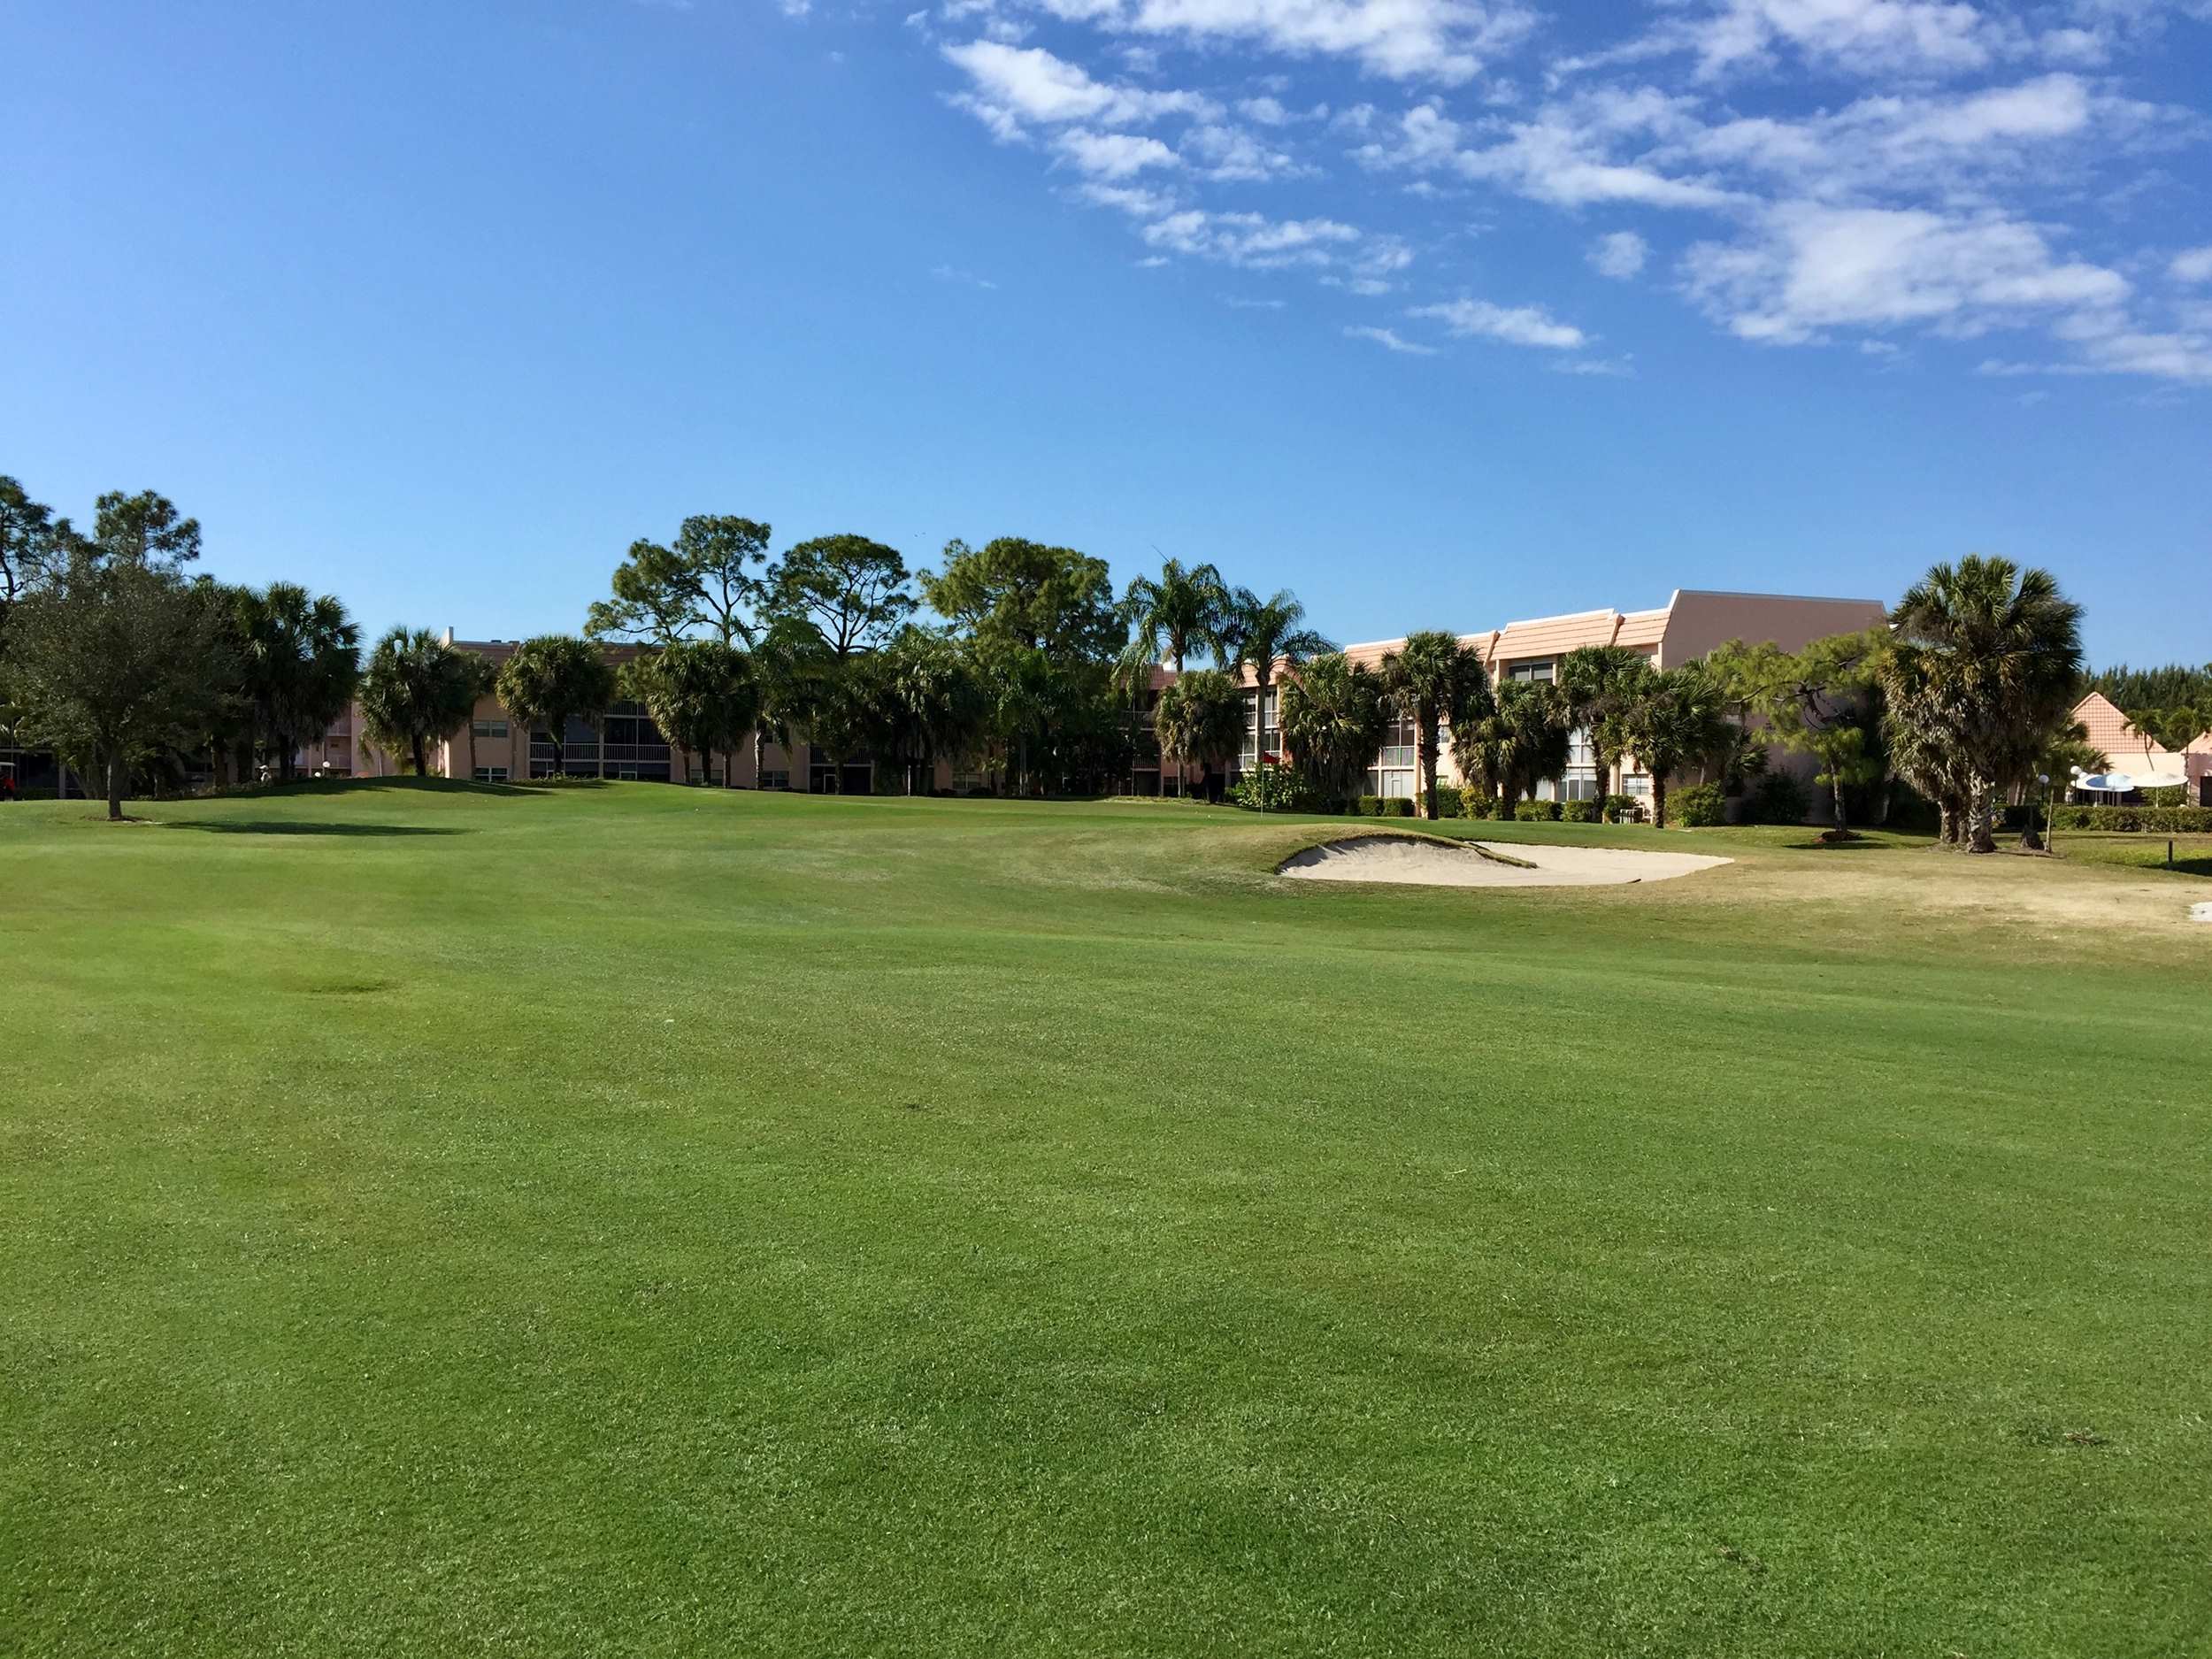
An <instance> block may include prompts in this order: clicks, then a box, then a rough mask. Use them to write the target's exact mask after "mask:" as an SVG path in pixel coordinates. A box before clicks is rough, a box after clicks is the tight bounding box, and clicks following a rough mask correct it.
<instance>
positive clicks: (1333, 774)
mask: <svg viewBox="0 0 2212 1659" xmlns="http://www.w3.org/2000/svg"><path fill="white" fill-rule="evenodd" d="M1389 724H1390V709H1389V704H1388V702H1387V700H1386V696H1385V695H1384V692H1383V687H1382V680H1381V678H1380V677H1379V675H1376V674H1372V673H1370V672H1368V671H1367V669H1366V668H1365V667H1364V666H1363V665H1362V664H1358V663H1355V662H1353V661H1351V660H1350V659H1349V658H1348V657H1346V656H1345V655H1344V654H1343V653H1342V652H1341V651H1335V652H1331V653H1329V654H1328V655H1326V656H1322V657H1313V658H1311V659H1310V661H1308V662H1306V663H1305V664H1302V666H1301V667H1300V668H1299V670H1298V672H1296V673H1295V674H1294V675H1292V676H1290V677H1289V678H1287V679H1286V680H1284V682H1283V703H1282V714H1281V725H1282V733H1283V745H1284V747H1285V748H1286V749H1288V750H1289V751H1290V753H1291V755H1292V757H1294V759H1295V760H1296V761H1297V763H1298V764H1299V766H1300V767H1301V768H1302V770H1303V771H1304V772H1305V774H1306V776H1307V777H1308V778H1310V780H1312V781H1313V783H1314V786H1315V787H1317V788H1318V789H1319V790H1320V791H1321V792H1322V794H1323V795H1325V796H1326V797H1327V798H1328V799H1329V800H1331V801H1337V802H1340V801H1343V800H1345V799H1347V798H1348V797H1349V796H1351V795H1356V794H1358V793H1359V791H1358V788H1357V787H1356V784H1357V780H1358V778H1359V776H1360V774H1361V773H1362V772H1365V771H1366V769H1367V768H1368V767H1370V766H1371V765H1373V764H1375V751H1376V750H1377V749H1380V748H1381V747H1382V741H1383V733H1385V731H1386V729H1387V728H1388V726H1389Z"/></svg>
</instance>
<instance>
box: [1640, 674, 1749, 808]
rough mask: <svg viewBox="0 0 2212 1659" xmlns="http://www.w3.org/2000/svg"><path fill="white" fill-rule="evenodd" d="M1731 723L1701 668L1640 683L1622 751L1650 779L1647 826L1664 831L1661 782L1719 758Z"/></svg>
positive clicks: (1723, 700) (1720, 693) (1723, 696)
mask: <svg viewBox="0 0 2212 1659" xmlns="http://www.w3.org/2000/svg"><path fill="white" fill-rule="evenodd" d="M1734 726H1735V722H1734V721H1733V720H1732V719H1730V718H1728V695H1727V692H1726V690H1725V689H1724V687H1722V685H1721V684H1720V682H1719V680H1717V679H1716V678H1715V676H1714V675H1713V674H1712V672H1710V671H1709V670H1708V669H1707V668H1706V667H1705V665H1704V664H1702V663H1685V664H1683V665H1682V666H1681V667H1679V668H1671V669H1668V670H1667V671H1665V672H1663V673H1655V674H1653V675H1652V677H1651V679H1650V680H1648V681H1647V682H1646V683H1645V686H1644V687H1643V689H1642V692H1641V693H1640V695H1639V696H1638V697H1637V699H1636V701H1635V702H1634V703H1632V704H1631V705H1630V706H1629V708H1628V709H1627V710H1625V711H1624V713H1623V715H1622V729H1623V732H1624V735H1625V736H1626V738H1627V740H1628V745H1629V748H1630V749H1632V750H1633V751H1634V752H1635V756H1636V758H1637V759H1638V760H1640V761H1641V762H1642V763H1643V764H1644V768H1645V770H1646V771H1647V772H1650V773H1651V821H1652V823H1653V824H1654V825H1655V826H1656V827H1658V828H1660V829H1664V828H1666V827H1667V779H1668V778H1669V777H1670V776H1671V775H1672V774H1673V773H1675V772H1680V771H1682V770H1684V769H1685V768H1686V767H1689V766H1696V765H1702V764H1706V763H1707V762H1709V760H1711V759H1712V758H1713V757H1716V756H1719V755H1722V754H1724V753H1725V752H1726V751H1727V749H1728V747H1729V745H1730V742H1731V741H1732V733H1733V729H1734Z"/></svg>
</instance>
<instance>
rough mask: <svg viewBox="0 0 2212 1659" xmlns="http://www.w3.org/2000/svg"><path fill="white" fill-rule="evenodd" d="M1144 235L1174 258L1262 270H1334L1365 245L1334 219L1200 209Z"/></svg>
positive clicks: (1152, 227) (1147, 229)
mask: <svg viewBox="0 0 2212 1659" xmlns="http://www.w3.org/2000/svg"><path fill="white" fill-rule="evenodd" d="M1140 234H1141V235H1142V236H1143V237H1144V239H1145V241H1146V242H1149V243H1150V244H1151V245H1152V246H1153V247H1155V248H1161V249H1165V250H1168V251H1169V252H1171V253H1184V254H1194V255H1196V256H1198V257H1202V258H1208V259H1217V260H1219V261H1221V262H1222V263H1223V264H1225V265H1247V266H1250V267H1253V268H1255V269H1259V270H1266V269H1270V268H1272V267H1275V266H1279V265H1333V264H1336V263H1338V262H1339V261H1340V260H1342V259H1344V258H1345V257H1347V256H1348V253H1349V251H1350V250H1351V249H1353V248H1354V247H1356V245H1357V244H1358V243H1360V242H1363V240H1365V238H1364V237H1363V234H1362V233H1361V232H1360V231H1359V230H1357V229H1356V228H1355V227H1352V226H1350V225H1345V224H1340V223H1339V222H1337V221H1336V220H1334V219H1264V218H1262V217H1261V216H1260V215H1259V214H1257V213H1209V212H1206V211H1202V210H1201V209H1197V208H1186V209H1184V210H1183V211H1180V212H1175V213H1170V214H1169V215H1168V216H1167V217H1166V218H1164V219H1156V220H1155V221H1154V222H1153V223H1151V224H1149V225H1147V226H1146V227H1144V228H1143V230H1142V231H1141V233H1140Z"/></svg>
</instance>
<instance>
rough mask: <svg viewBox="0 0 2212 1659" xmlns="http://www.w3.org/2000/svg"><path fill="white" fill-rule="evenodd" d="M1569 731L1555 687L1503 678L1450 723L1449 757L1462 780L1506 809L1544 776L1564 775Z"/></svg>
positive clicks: (1570, 722)
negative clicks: (1490, 692)
mask: <svg viewBox="0 0 2212 1659" xmlns="http://www.w3.org/2000/svg"><path fill="white" fill-rule="evenodd" d="M1573 731H1574V710H1573V708H1572V706H1571V704H1570V703H1569V702H1568V699H1567V695H1566V694H1565V693H1564V692H1563V691H1562V690H1561V689H1560V687H1557V686H1555V685H1551V686H1546V685H1535V684H1531V683H1529V682H1527V681H1523V680H1508V681H1507V682H1506V683H1505V684H1504V685H1502V686H1500V687H1498V689H1497V693H1496V695H1494V696H1493V697H1485V698H1481V699H1479V700H1478V701H1476V702H1475V703H1473V704H1472V705H1471V708H1470V709H1469V710H1468V711H1467V712H1466V713H1465V714H1464V715H1463V717H1462V718H1460V719H1459V720H1458V721H1457V722H1456V723H1455V725H1454V726H1452V758H1453V760H1454V762H1455V764H1457V765H1458V767H1459V772H1460V776H1461V777H1462V778H1463V779H1466V780H1469V781H1471V782H1472V783H1473V784H1474V785H1475V787H1477V788H1479V790H1481V791H1482V793H1483V794H1485V795H1488V796H1489V797H1490V798H1491V799H1493V800H1494V801H1496V802H1497V803H1498V804H1499V805H1500V806H1501V807H1502V808H1505V809H1508V810H1510V808H1511V806H1512V804H1513V803H1514V802H1516V801H1518V800H1520V799H1521V798H1522V797H1523V796H1525V795H1528V794H1529V793H1530V792H1531V791H1532V789H1533V788H1534V787H1535V786H1536V785H1537V784H1539V783H1540V782H1542V781H1543V780H1545V779H1547V778H1554V779H1555V778H1560V777H1563V776H1564V775H1565V773H1566V771H1567V759H1568V756H1569V753H1570V750H1571V740H1572V735H1573Z"/></svg>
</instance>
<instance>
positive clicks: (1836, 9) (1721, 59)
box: [1677, 0, 1994, 77]
mask: <svg viewBox="0 0 2212 1659" xmlns="http://www.w3.org/2000/svg"><path fill="white" fill-rule="evenodd" d="M1677 38H1678V39H1679V40H1680V41H1681V42H1682V43H1684V44H1686V45H1688V46H1689V47H1690V48H1691V49H1692V50H1694V51H1695V52H1696V53H1697V58H1698V72H1699V73H1700V74H1701V75H1705V76H1708V77H1710V76H1713V75H1717V74H1719V73H1723V72H1724V71H1728V70H1733V69H1740V68H1747V67H1755V66H1764V65H1769V64H1770V62H1771V60H1772V56H1773V54H1774V53H1775V52H1776V51H1777V50H1778V49H1786V50H1793V51H1794V52H1796V53H1797V54H1798V55H1799V56H1801V58H1805V59H1807V60H1809V61H1810V62H1812V63H1814V64H1816V65H1822V66H1825V67H1830V68H1838V69H1845V70H1849V71H1852V72H1854V73H1861V74H1893V73H1918V74H1936V73H1948V72H1954V71H1959V70H1967V69H1978V68H1980V67H1982V66H1983V65H1985V64H1987V63H1988V62H1989V61H1990V59H1991V57H1992V55H1993V44H1994V42H1993V28H1992V26H1991V25H1990V24H1988V23H1987V22H1986V21H1985V19H1984V18H1983V16H1982V14H1981V13H1980V12H1978V11H1976V10H1975V9H1974V7H1972V6H1970V5H1968V4H1964V3H1963V0H1718V4H1713V5H1711V6H1710V7H1709V13H1708V15H1707V16H1705V17H1703V18H1701V19H1696V20H1694V21H1693V22H1691V23H1690V24H1688V25H1687V26H1686V27H1684V28H1683V29H1682V30H1681V31H1680V32H1679V34H1678V36H1677Z"/></svg>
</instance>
